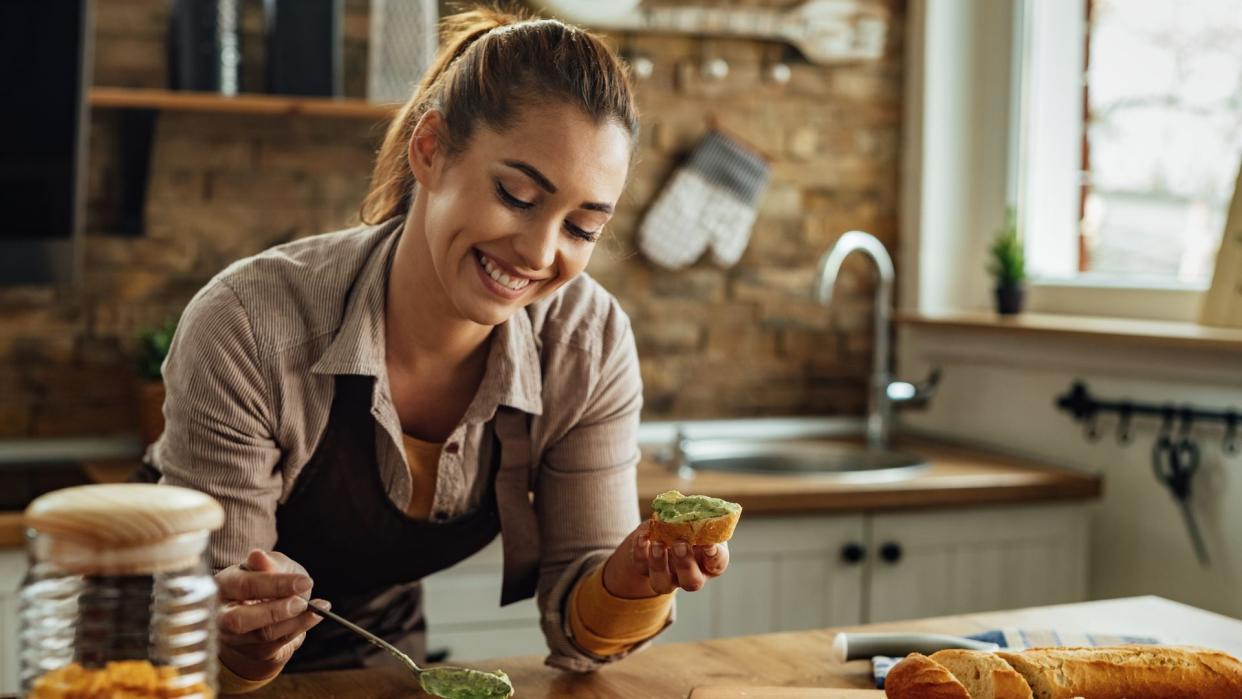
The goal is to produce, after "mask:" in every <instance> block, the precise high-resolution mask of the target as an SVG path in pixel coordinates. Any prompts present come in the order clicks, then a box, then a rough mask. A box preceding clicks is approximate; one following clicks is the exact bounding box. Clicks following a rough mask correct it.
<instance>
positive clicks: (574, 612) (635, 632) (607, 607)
mask: <svg viewBox="0 0 1242 699" xmlns="http://www.w3.org/2000/svg"><path fill="white" fill-rule="evenodd" d="M603 570H604V569H603V567H602V566H601V567H599V568H596V569H595V570H594V571H592V572H591V574H590V575H588V576H587V577H585V578H581V579H579V580H578V584H577V585H576V586H574V593H573V596H572V597H571V598H570V600H569V628H570V630H571V631H573V635H574V643H576V644H577V645H578V647H579V648H582V649H583V650H585V651H587V652H588V653H592V654H594V655H598V656H602V657H607V656H610V655H617V654H619V653H623V652H625V651H627V650H630V649H631V648H634V647H635V646H637V645H639V644H640V643H643V642H644V641H647V640H649V639H651V638H652V637H653V636H655V635H656V634H658V633H660V631H662V630H663V629H664V627H665V621H666V620H667V619H668V615H669V612H670V611H671V610H672V607H673V593H671V592H670V593H667V594H663V595H652V596H651V597H643V598H640V599H628V598H625V597H617V596H616V595H614V594H612V593H611V592H609V591H608V588H607V587H605V586H604V575H603Z"/></svg>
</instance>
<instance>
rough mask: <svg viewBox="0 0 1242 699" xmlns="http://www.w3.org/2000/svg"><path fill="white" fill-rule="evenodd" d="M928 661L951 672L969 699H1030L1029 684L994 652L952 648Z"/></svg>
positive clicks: (936, 653)
mask: <svg viewBox="0 0 1242 699" xmlns="http://www.w3.org/2000/svg"><path fill="white" fill-rule="evenodd" d="M931 659H932V660H933V661H935V662H937V663H940V664H941V665H943V666H944V667H945V669H947V670H948V671H949V672H951V673H953V676H954V677H956V678H957V680H958V681H959V682H961V683H962V684H963V685H964V686H965V687H966V691H968V692H970V696H971V699H1031V687H1030V685H1029V684H1027V682H1026V680H1025V679H1023V678H1022V675H1020V674H1018V672H1017V671H1015V670H1014V669H1013V667H1012V666H1010V665H1009V663H1007V662H1005V660H1004V659H1002V658H1001V657H1000V656H998V655H996V654H995V653H989V652H986V651H980V650H959V649H952V650H942V651H937V652H935V653H932V655H931Z"/></svg>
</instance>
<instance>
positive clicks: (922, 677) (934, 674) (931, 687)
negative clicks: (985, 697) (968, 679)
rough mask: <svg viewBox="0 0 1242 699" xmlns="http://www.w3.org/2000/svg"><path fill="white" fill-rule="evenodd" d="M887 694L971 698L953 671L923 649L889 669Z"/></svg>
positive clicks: (895, 698) (905, 698)
mask: <svg viewBox="0 0 1242 699" xmlns="http://www.w3.org/2000/svg"><path fill="white" fill-rule="evenodd" d="M884 694H885V695H886V696H887V697H889V699H970V692H968V691H966V687H965V685H963V684H962V683H961V682H958V681H957V678H955V677H954V676H953V673H951V672H949V671H948V670H947V669H945V667H944V666H943V665H941V664H940V663H937V662H935V661H934V660H932V659H931V658H929V657H927V656H926V655H922V654H921V653H911V654H910V655H907V656H906V657H905V659H904V660H902V661H901V662H899V663H897V664H896V665H894V666H893V668H892V669H891V670H889V671H888V677H887V678H886V679H885V680H884Z"/></svg>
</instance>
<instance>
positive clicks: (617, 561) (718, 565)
mask: <svg viewBox="0 0 1242 699" xmlns="http://www.w3.org/2000/svg"><path fill="white" fill-rule="evenodd" d="M650 527H651V523H650V521H646V522H643V523H642V524H640V525H638V528H637V529H635V530H634V531H632V532H630V535H629V536H627V537H625V541H622V542H621V545H620V546H618V547H617V550H616V551H614V552H613V554H612V556H610V557H609V558H608V562H607V563H605V564H604V588H605V589H607V590H608V591H609V592H611V593H612V594H614V595H616V596H618V597H628V598H639V597H651V596H652V595H659V594H664V593H666V592H672V591H673V590H676V589H678V588H681V589H683V590H686V591H688V592H694V591H695V590H701V589H703V586H704V585H706V584H707V581H708V580H709V579H711V578H715V577H719V576H720V575H723V574H724V572H725V569H726V568H728V567H729V545H728V544H727V543H725V544H710V545H708V546H690V545H689V544H687V543H686V542H684V541H678V542H676V543H675V544H673V545H672V546H671V547H666V546H665V545H664V544H661V543H660V542H658V541H651V540H650V539H649V538H648V529H649V528H650Z"/></svg>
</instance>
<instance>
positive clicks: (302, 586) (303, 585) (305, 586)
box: [293, 578, 311, 595]
mask: <svg viewBox="0 0 1242 699" xmlns="http://www.w3.org/2000/svg"><path fill="white" fill-rule="evenodd" d="M293 590H294V592H297V593H298V594H299V595H304V594H306V593H308V592H310V591H311V581H310V579H309V578H298V579H297V580H295V581H294V582H293Z"/></svg>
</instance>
